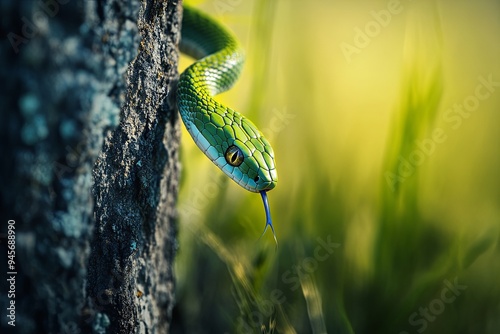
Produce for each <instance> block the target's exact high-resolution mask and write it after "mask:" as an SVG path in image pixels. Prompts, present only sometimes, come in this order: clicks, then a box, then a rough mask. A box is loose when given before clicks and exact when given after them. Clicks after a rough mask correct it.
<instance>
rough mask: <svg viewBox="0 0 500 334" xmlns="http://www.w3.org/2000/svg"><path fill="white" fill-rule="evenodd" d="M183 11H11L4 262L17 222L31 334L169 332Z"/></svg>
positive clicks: (172, 1) (109, 6) (2, 49)
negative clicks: (9, 229)
mask: <svg viewBox="0 0 500 334" xmlns="http://www.w3.org/2000/svg"><path fill="white" fill-rule="evenodd" d="M179 2H180V1H178V0H169V1H164V0H142V1H141V0H98V1H84V0H42V1H17V0H10V1H4V0H2V2H1V4H0V9H1V16H2V18H1V23H0V32H1V35H2V43H1V45H0V57H1V61H2V65H1V67H0V79H1V85H2V89H1V90H0V107H1V112H0V148H1V156H2V157H3V162H2V164H0V172H1V174H0V177H1V179H2V180H1V184H2V188H1V192H0V196H1V197H0V209H1V216H2V217H1V218H2V222H1V225H0V226H1V230H0V233H2V235H1V236H2V237H3V239H1V247H2V256H1V259H0V261H1V262H0V263H2V268H6V267H4V266H3V264H6V255H5V252H4V251H6V248H5V243H6V242H5V232H6V225H7V221H8V220H10V219H12V220H15V227H16V270H17V273H18V274H17V276H16V297H15V303H16V304H15V305H16V327H15V332H17V333H87V332H95V333H106V332H107V333H145V332H148V333H164V332H167V331H168V326H169V323H170V319H171V311H172V307H173V303H174V296H173V291H174V286H173V284H174V277H173V272H172V268H173V258H174V254H175V247H176V243H175V236H176V225H175V217H176V212H175V202H176V197H177V188H178V178H179V165H178V147H179V136H180V131H179V123H178V116H177V114H176V112H175V110H174V103H173V92H174V91H175V84H176V82H177V77H178V73H177V61H178V51H177V45H178V41H179V38H180V30H179V28H180V9H181V8H180V3H179ZM2 271H3V272H4V273H5V272H6V271H7V270H2ZM2 275H4V274H2ZM0 284H1V294H2V295H1V298H0V300H1V302H0V308H1V309H2V310H5V309H6V308H7V305H8V304H7V303H9V302H10V301H9V300H8V299H7V298H6V291H7V285H6V283H5V279H2V280H1V283H0ZM4 313H5V311H3V312H2V317H1V322H0V325H1V327H0V332H2V333H9V332H11V331H12V330H13V329H14V328H12V327H11V326H10V325H8V324H7V321H8V320H9V319H8V318H7V317H5V314H4Z"/></svg>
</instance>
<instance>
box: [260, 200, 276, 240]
mask: <svg viewBox="0 0 500 334" xmlns="http://www.w3.org/2000/svg"><path fill="white" fill-rule="evenodd" d="M260 195H261V196H262V201H263V202H264V209H265V210H266V227H265V228H264V232H262V235H261V236H260V238H262V236H263V235H264V234H265V233H266V231H267V228H268V227H269V226H270V227H271V230H272V231H273V235H274V242H276V248H278V239H276V233H275V232H274V227H273V221H272V220H271V209H270V208H269V202H268V201H267V192H266V191H265V190H262V191H260ZM260 238H259V239H260Z"/></svg>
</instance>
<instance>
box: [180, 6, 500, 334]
mask: <svg viewBox="0 0 500 334" xmlns="http://www.w3.org/2000/svg"><path fill="white" fill-rule="evenodd" d="M195 3H196V5H198V6H199V7H200V8H202V9H203V10H205V11H207V12H209V13H211V14H212V15H214V16H216V17H217V18H218V19H219V20H220V21H221V22H224V23H225V24H226V25H228V26H229V27H230V28H231V29H232V30H233V31H235V33H236V34H237V36H238V37H239V38H240V40H241V41H242V43H243V45H244V47H245V49H246V50H247V57H248V58H247V64H246V66H245V70H244V73H243V75H242V78H241V80H240V81H239V82H238V83H237V85H236V86H235V87H234V88H233V89H232V90H231V91H230V92H227V93H224V94H223V95H221V96H220V97H219V98H218V99H219V100H220V101H222V102H224V103H226V104H227V105H230V106H232V107H234V108H235V109H236V110H239V111H241V112H242V113H243V114H245V115H248V116H249V117H250V118H252V119H253V120H254V121H255V123H256V124H257V125H258V126H259V127H260V128H262V129H266V130H265V133H266V135H268V136H269V137H270V140H271V142H272V144H273V147H274V149H275V152H276V158H277V165H278V170H279V178H280V180H279V183H278V186H277V187H276V189H275V190H273V191H272V192H270V193H269V196H270V204H271V210H272V214H273V220H274V224H275V227H276V232H277V234H278V241H279V243H280V247H279V249H278V250H277V251H275V250H274V242H273V240H272V236H271V234H270V233H268V234H266V236H265V237H264V238H262V239H261V240H260V241H257V239H258V237H259V235H260V233H261V231H262V229H263V228H264V222H265V216H264V210H263V207H262V203H261V200H260V196H258V195H256V194H251V193H248V192H246V191H244V190H243V189H240V188H239V187H238V186H237V185H236V184H234V183H233V182H231V181H228V180H226V179H225V178H224V177H223V176H222V175H221V174H222V173H220V172H219V171H218V170H217V168H216V167H214V166H212V164H211V163H210V162H209V161H208V159H206V158H205V157H204V156H203V155H202V153H201V152H199V151H198V149H197V148H196V147H195V145H194V144H193V143H192V140H191V139H190V138H189V135H188V134H187V133H186V132H184V135H183V142H182V145H183V146H182V163H183V176H182V189H181V194H180V202H179V212H180V221H179V228H180V235H179V238H180V240H179V253H178V257H177V263H176V275H177V299H178V304H177V306H176V309H175V312H174V326H173V331H174V332H179V333H180V332H182V333H235V332H243V333H254V332H264V333H294V332H295V333H324V332H328V333H389V332H395V333H405V332H407V333H418V332H419V330H420V332H424V331H425V332H428V333H498V332H499V331H500V320H498V319H500V286H499V285H498V283H497V281H498V276H499V274H500V266H499V263H500V262H499V261H498V256H499V253H500V247H499V243H498V238H499V235H500V230H499V223H500V210H499V203H500V201H499V200H500V192H499V189H500V175H499V173H498V170H500V168H499V167H500V159H499V158H500V155H499V146H498V143H499V139H500V138H499V136H500V133H499V132H498V130H497V127H498V124H499V118H500V116H499V114H498V109H499V106H500V92H496V91H495V92H493V93H491V96H490V97H488V98H487V99H485V100H481V101H480V105H479V106H478V107H477V109H476V110H474V111H473V112H470V115H469V116H468V117H461V119H460V120H461V123H460V125H459V126H458V127H456V126H453V125H456V124H458V123H456V124H455V123H450V121H449V119H447V118H446V117H445V115H447V113H448V111H449V110H450V108H451V109H452V108H453V106H454V105H455V104H460V103H463V102H464V100H466V99H467V97H469V96H472V95H474V94H475V90H476V87H478V85H480V81H479V79H478V78H479V77H481V76H482V77H483V78H488V76H490V75H491V76H492V78H493V80H494V81H497V78H498V80H499V81H500V68H499V62H500V45H499V44H498V43H496V42H495V41H496V40H497V39H498V33H499V32H500V17H499V13H500V4H499V2H497V1H496V2H495V1H486V0H483V1H478V2H474V4H472V3H471V2H467V1H456V2H453V3H451V2H445V1H435V2H433V1H427V2H423V1H422V2H415V1H414V2H409V1H401V8H402V10H401V12H400V13H398V14H394V15H392V17H391V20H390V22H389V23H388V24H387V26H386V27H381V28H380V31H379V33H378V34H374V35H375V36H373V37H371V38H370V42H369V44H368V45H367V46H366V47H363V48H359V53H356V54H353V55H352V57H351V59H350V61H349V59H347V58H346V57H345V55H344V53H343V52H342V49H341V45H342V43H343V42H345V43H349V44H354V41H353V39H354V38H355V34H356V33H355V30H354V29H355V27H360V28H364V27H365V25H366V24H367V23H369V22H371V21H373V20H374V17H373V16H372V14H370V13H371V11H376V12H380V11H382V10H386V9H387V8H388V7H387V6H388V3H387V2H386V1H355V2H349V1H345V0H344V1H337V2H332V1H326V0H325V1H311V2H302V1H274V2H270V1H263V0H254V1H235V0H233V1H211V0H209V1H197V2H195ZM223 5H225V6H223ZM188 63H189V60H188V59H183V60H182V65H181V66H186V65H187V64H188ZM453 115H455V116H456V114H453ZM436 129H440V131H441V132H440V133H441V136H440V138H441V139H442V138H446V139H444V140H442V141H441V142H439V143H434V149H433V150H430V151H432V152H431V153H428V154H427V153H425V152H424V153H415V152H418V151H420V152H422V149H421V148H420V146H419V144H421V143H422V142H424V141H426V140H429V139H432V138H433V134H434V133H435V131H436ZM412 154H413V155H412ZM418 154H420V155H418ZM412 157H413V160H412ZM418 157H420V160H416V159H417V158H418ZM412 161H413V162H412ZM408 163H410V164H413V165H412V171H411V172H408V173H407V174H404V173H403V174H404V176H403V177H401V168H403V169H404V167H405V164H408ZM406 167H407V166H406ZM388 173H392V174H391V175H396V176H399V177H401V178H400V179H397V180H399V181H397V182H394V181H393V182H391V181H389V182H388V178H387V175H388ZM325 243H327V244H328V243H330V248H328V247H326V248H325V247H322V246H321V245H323V244H325ZM332 245H334V246H332ZM455 279H456V280H457V282H458V283H459V284H461V285H465V286H467V289H466V290H464V291H463V292H462V293H461V294H460V295H458V296H456V298H455V300H454V301H453V302H451V303H446V302H443V300H442V299H441V298H442V297H441V296H442V291H443V289H446V288H447V285H446V284H447V283H446V282H454V280H455ZM440 301H441V304H442V305H443V307H444V309H439V308H438V307H439V306H440V305H441V304H440ZM421 308H428V309H430V311H429V312H431V313H430V316H429V318H426V317H425V316H424V315H422V314H421V313H420V312H421ZM432 310H434V311H435V312H434V313H432ZM415 314H416V316H415ZM412 315H413V318H412V319H413V321H411V320H410V318H411V317H412ZM430 319H432V320H430ZM424 325H425V326H424Z"/></svg>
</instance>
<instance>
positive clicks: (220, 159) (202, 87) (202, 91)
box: [177, 6, 278, 245]
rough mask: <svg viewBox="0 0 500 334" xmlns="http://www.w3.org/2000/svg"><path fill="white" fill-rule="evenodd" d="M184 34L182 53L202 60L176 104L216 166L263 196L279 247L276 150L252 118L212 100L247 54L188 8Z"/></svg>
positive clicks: (184, 78)
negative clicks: (271, 199)
mask: <svg viewBox="0 0 500 334" xmlns="http://www.w3.org/2000/svg"><path fill="white" fill-rule="evenodd" d="M181 35H182V38H181V44H180V49H181V51H182V52H183V53H186V54H188V55H190V56H192V57H193V58H195V59H197V61H196V62H195V63H194V64H192V65H191V66H189V67H188V68H187V69H186V70H185V71H184V72H183V73H182V74H181V76H180V78H179V84H178V88H177V106H178V108H179V113H180V114H181V118H182V120H183V122H184V124H185V126H186V128H187V130H188V131H189V133H190V134H191V137H193V139H194V141H195V142H196V144H197V145H198V147H199V148H200V149H201V150H202V151H203V152H204V153H205V154H206V155H207V157H208V158H209V159H210V160H211V161H212V162H213V163H214V164H215V165H217V166H218V167H219V168H220V169H221V170H222V171H223V172H224V173H225V174H226V175H227V176H229V177H230V178H231V179H233V180H234V181H235V182H236V183H238V184H239V185H240V186H242V187H243V188H245V189H247V190H249V191H252V192H260V194H261V196H262V200H263V202H264V207H265V211H266V226H265V229H264V232H263V233H262V234H264V233H265V232H266V230H267V228H268V227H271V229H272V231H273V235H274V240H275V241H276V245H277V244H278V242H277V240H276V234H275V231H274V227H273V225H272V221H271V212H270V209H269V204H268V200H267V191H269V190H271V189H273V188H274V187H275V186H276V182H277V181H278V174H277V171H276V165H275V162H274V152H273V149H272V147H271V145H270V144H269V142H268V141H267V139H266V138H264V136H263V135H262V133H261V132H260V131H259V130H258V129H257V127H256V126H255V125H254V124H253V123H252V122H251V121H250V120H249V119H247V118H245V117H244V116H242V115H241V114H240V113H238V112H236V111H234V110H233V109H231V108H229V107H226V106H224V105H222V104H221V103H219V102H217V101H215V100H214V98H213V96H215V95H217V94H219V93H221V92H224V91H226V90H228V89H229V88H231V87H232V86H233V84H234V82H235V81H236V80H237V78H238V76H239V74H240V72H241V69H242V67H243V62H244V55H243V50H242V49H241V47H240V46H239V44H238V42H237V41H236V39H235V38H234V36H233V35H232V34H231V33H230V32H229V31H227V30H226V29H225V28H224V27H223V26H221V25H220V24H219V23H217V22H216V21H215V20H213V19H211V18H210V17H208V16H206V15H204V14H203V13H201V12H199V11H197V10H195V9H193V8H190V7H187V6H184V11H183V19H182V31H181ZM236 153H237V154H236ZM235 157H237V158H235Z"/></svg>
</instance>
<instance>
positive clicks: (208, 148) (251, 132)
mask: <svg viewBox="0 0 500 334" xmlns="http://www.w3.org/2000/svg"><path fill="white" fill-rule="evenodd" d="M200 118H203V119H195V120H194V122H190V124H189V126H188V130H189V132H190V133H191V135H192V136H193V139H194V140H195V142H196V144H197V145H198V147H199V148H200V149H201V150H202V151H203V152H205V154H206V155H207V156H208V158H210V160H212V161H213V162H214V163H215V165H217V166H218V167H219V168H220V169H221V170H222V171H223V172H224V173H225V174H226V175H227V176H229V177H230V178H231V179H233V180H234V181H235V182H236V183H238V184H239V185H240V186H241V187H243V188H245V189H246V190H249V191H252V192H261V191H269V190H271V189H273V188H274V187H275V186H276V182H277V181H278V173H277V171H276V164H275V162H274V151H273V148H272V147H271V144H269V142H268V141H267V139H266V138H265V137H264V136H263V135H262V133H261V132H260V131H259V130H258V129H257V127H256V126H255V125H254V124H253V123H252V122H251V121H250V120H249V119H247V118H245V117H243V116H242V115H241V114H239V113H238V112H236V111H233V110H231V109H229V108H227V109H226V108H224V109H222V108H217V109H215V110H214V111H212V112H211V113H206V114H200Z"/></svg>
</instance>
